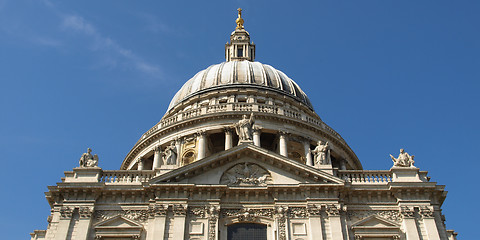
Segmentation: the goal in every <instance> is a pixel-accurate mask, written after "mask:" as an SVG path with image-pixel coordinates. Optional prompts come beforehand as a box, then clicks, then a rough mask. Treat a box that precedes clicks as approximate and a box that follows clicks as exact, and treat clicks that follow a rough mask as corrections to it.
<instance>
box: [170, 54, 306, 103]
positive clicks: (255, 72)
mask: <svg viewBox="0 0 480 240" xmlns="http://www.w3.org/2000/svg"><path fill="white" fill-rule="evenodd" d="M232 87H254V88H260V89H265V90H272V91H276V92H279V93H282V94H285V95H287V96H289V97H292V98H294V99H296V100H298V101H300V102H302V103H304V104H305V105H306V106H308V107H309V108H310V109H312V110H313V107H312V104H311V103H310V100H309V99H308V97H307V95H306V94H305V93H304V92H303V91H302V90H301V89H300V87H299V86H298V85H297V83H295V82H294V81H293V80H292V79H290V78H289V77H288V76H287V75H285V73H283V72H281V71H279V70H277V69H275V68H273V67H272V66H270V65H267V64H262V63H260V62H251V61H230V62H223V63H220V64H216V65H212V66H210V67H208V68H207V69H205V70H202V71H200V72H198V73H197V74H195V76H193V78H191V79H190V80H188V81H187V82H186V83H185V84H184V85H183V87H182V88H181V89H180V91H178V92H177V94H175V96H174V97H173V99H172V101H171V102H170V105H169V106H168V110H170V109H172V108H173V107H175V106H176V105H177V104H178V103H180V102H182V101H184V100H186V99H188V98H190V97H192V96H195V95H197V94H200V93H204V92H207V91H213V90H218V89H224V88H232Z"/></svg>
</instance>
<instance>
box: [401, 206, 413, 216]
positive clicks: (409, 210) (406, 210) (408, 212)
mask: <svg viewBox="0 0 480 240" xmlns="http://www.w3.org/2000/svg"><path fill="white" fill-rule="evenodd" d="M400 214H402V216H403V218H414V217H415V209H414V208H413V207H410V206H401V207H400Z"/></svg>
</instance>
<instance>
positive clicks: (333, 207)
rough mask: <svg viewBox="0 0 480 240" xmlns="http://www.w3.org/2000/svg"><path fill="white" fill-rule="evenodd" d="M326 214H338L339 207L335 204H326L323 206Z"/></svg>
mask: <svg viewBox="0 0 480 240" xmlns="http://www.w3.org/2000/svg"><path fill="white" fill-rule="evenodd" d="M325 211H326V212H327V214H328V216H340V209H339V208H338V207H337V205H335V204H330V205H327V207H326V208H325Z"/></svg>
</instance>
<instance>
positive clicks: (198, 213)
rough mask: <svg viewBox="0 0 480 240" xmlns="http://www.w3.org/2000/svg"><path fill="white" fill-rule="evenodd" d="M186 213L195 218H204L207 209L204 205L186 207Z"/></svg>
mask: <svg viewBox="0 0 480 240" xmlns="http://www.w3.org/2000/svg"><path fill="white" fill-rule="evenodd" d="M188 215H190V216H195V217H197V218H206V217H207V209H206V207H188Z"/></svg>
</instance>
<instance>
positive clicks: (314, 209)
mask: <svg viewBox="0 0 480 240" xmlns="http://www.w3.org/2000/svg"><path fill="white" fill-rule="evenodd" d="M306 210H307V214H308V216H321V215H322V208H321V207H318V206H315V205H308V206H307V209H306Z"/></svg>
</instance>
